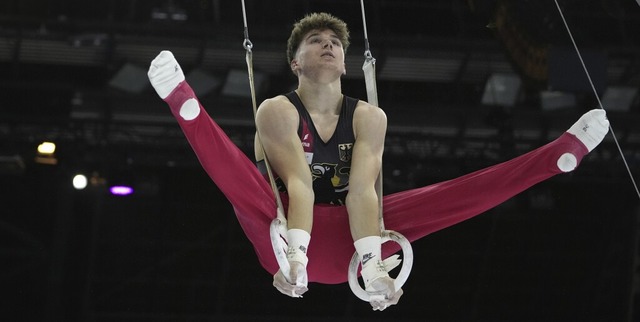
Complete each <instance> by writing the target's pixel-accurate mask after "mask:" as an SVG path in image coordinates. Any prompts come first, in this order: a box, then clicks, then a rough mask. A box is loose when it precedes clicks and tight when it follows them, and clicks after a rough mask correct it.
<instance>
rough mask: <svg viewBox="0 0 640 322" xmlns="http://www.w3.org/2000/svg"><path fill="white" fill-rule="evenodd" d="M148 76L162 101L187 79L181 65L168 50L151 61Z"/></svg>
mask: <svg viewBox="0 0 640 322" xmlns="http://www.w3.org/2000/svg"><path fill="white" fill-rule="evenodd" d="M147 76H148V77H149V81H150V82H151V85H152V86H153V88H154V89H155V90H156V92H157V93H158V95H159V96H160V98H162V99H165V98H167V96H169V94H171V92H172V91H173V90H174V89H175V88H176V87H177V86H178V84H180V82H182V81H184V79H185V78H184V73H183V72H182V68H181V67H180V64H178V61H177V60H176V59H175V57H173V54H172V53H171V52H170V51H168V50H163V51H162V52H160V54H158V56H156V58H155V59H154V60H153V61H151V66H149V72H147Z"/></svg>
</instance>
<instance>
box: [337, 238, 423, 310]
mask: <svg viewBox="0 0 640 322" xmlns="http://www.w3.org/2000/svg"><path fill="white" fill-rule="evenodd" d="M381 235H382V242H383V243H385V242H387V241H390V240H392V241H394V242H396V243H398V244H400V247H402V255H403V258H402V268H401V269H400V273H398V277H396V279H395V280H394V286H395V288H396V290H399V289H401V288H402V286H403V285H404V283H405V282H406V281H407V279H408V278H409V274H410V273H411V267H412V266H413V249H412V248H411V243H410V242H409V240H407V238H405V237H404V236H403V235H402V234H400V233H398V232H396V231H393V230H384V231H382V234H381ZM359 266H360V259H359V256H358V252H355V253H354V254H353V257H351V263H349V287H351V291H352V292H353V294H355V295H356V296H357V297H358V298H359V299H361V300H363V301H365V302H370V299H371V294H370V293H368V292H367V291H365V290H364V289H363V288H362V286H361V285H360V283H359V282H358V267H359Z"/></svg>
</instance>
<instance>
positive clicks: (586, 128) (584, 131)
mask: <svg viewBox="0 0 640 322" xmlns="http://www.w3.org/2000/svg"><path fill="white" fill-rule="evenodd" d="M567 132H569V133H571V134H573V135H575V136H576V137H577V138H578V140H580V142H582V144H584V145H585V146H586V147H587V150H589V152H591V151H592V150H593V149H595V147H596V146H598V144H600V142H602V140H603V139H604V137H605V135H607V132H609V120H607V114H606V112H605V110H603V109H595V110H591V111H589V112H587V113H585V114H583V115H582V117H580V119H578V121H577V122H576V123H574V124H573V125H572V126H571V127H570V128H569V130H567Z"/></svg>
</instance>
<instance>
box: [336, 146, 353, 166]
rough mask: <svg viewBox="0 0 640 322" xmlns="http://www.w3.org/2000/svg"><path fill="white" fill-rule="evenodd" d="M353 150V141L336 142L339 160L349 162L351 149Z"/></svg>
mask: <svg viewBox="0 0 640 322" xmlns="http://www.w3.org/2000/svg"><path fill="white" fill-rule="evenodd" d="M352 150H353V143H342V144H338V152H339V155H340V161H342V162H351V151H352Z"/></svg>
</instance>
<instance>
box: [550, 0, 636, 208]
mask: <svg viewBox="0 0 640 322" xmlns="http://www.w3.org/2000/svg"><path fill="white" fill-rule="evenodd" d="M638 1H639V4H640V0H638ZM554 2H555V4H556V7H557V8H558V13H560V17H561V18H562V22H563V23H564V27H565V28H566V29H567V33H568V34H569V38H570V39H571V43H573V48H574V49H575V51H576V53H577V54H578V58H579V60H580V63H581V64H582V69H583V70H584V72H585V74H586V75H587V79H588V80H589V84H590V85H591V90H593V94H594V95H595V97H596V100H597V101H598V106H599V107H600V109H602V110H605V108H604V106H603V105H602V101H600V96H599V94H598V91H597V90H596V87H595V85H594V84H593V81H592V80H591V74H590V73H589V70H588V69H587V66H586V65H585V63H584V60H583V59H582V55H581V54H580V49H578V45H577V44H576V41H575V39H574V38H573V34H572V33H571V28H569V24H568V23H567V20H566V19H565V18H564V13H563V12H562V9H561V8H560V5H559V4H558V0H554ZM609 130H610V131H611V135H612V136H613V141H614V142H615V144H616V147H617V148H618V152H619V153H620V157H622V162H623V163H624V166H625V167H626V169H627V173H628V174H629V178H630V179H631V183H632V184H633V187H634V188H635V190H636V194H637V195H638V199H640V190H638V185H637V184H636V181H635V179H634V178H633V173H632V172H631V168H630V167H629V164H628V163H627V159H626V158H625V156H624V153H623V152H622V147H620V143H619V142H618V139H617V138H616V134H615V132H614V131H613V126H612V125H611V122H609Z"/></svg>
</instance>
